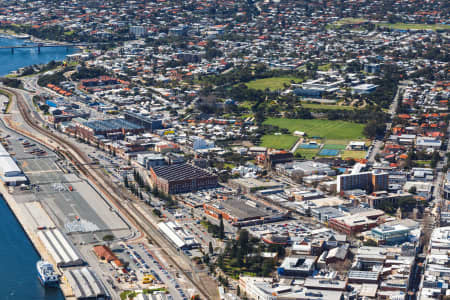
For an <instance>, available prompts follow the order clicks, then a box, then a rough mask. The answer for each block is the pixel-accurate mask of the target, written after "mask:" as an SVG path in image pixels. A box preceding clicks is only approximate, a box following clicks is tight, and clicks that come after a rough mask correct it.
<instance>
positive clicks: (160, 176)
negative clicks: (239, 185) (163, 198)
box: [150, 164, 218, 194]
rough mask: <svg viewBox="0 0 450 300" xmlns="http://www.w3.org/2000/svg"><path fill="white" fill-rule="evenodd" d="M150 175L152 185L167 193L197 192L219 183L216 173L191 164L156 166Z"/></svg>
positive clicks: (152, 168)
mask: <svg viewBox="0 0 450 300" xmlns="http://www.w3.org/2000/svg"><path fill="white" fill-rule="evenodd" d="M150 176H151V180H152V185H153V186H154V187H157V188H158V190H160V191H162V192H164V193H166V194H178V193H189V192H195V191H198V190H201V189H210V188H215V187H217V184H218V179H217V176H216V175H214V174H211V173H209V172H208V171H206V170H204V169H201V168H199V167H196V166H193V165H190V164H176V165H168V166H154V167H151V168H150Z"/></svg>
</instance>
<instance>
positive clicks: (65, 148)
mask: <svg viewBox="0 0 450 300" xmlns="http://www.w3.org/2000/svg"><path fill="white" fill-rule="evenodd" d="M4 89H5V90H7V91H9V92H10V93H12V94H13V95H14V96H15V98H16V101H17V107H18V109H19V112H20V114H21V116H22V118H23V119H24V121H25V123H26V124H27V125H28V126H30V127H31V128H33V129H34V130H36V131H37V132H39V133H40V134H42V135H44V136H45V137H47V138H49V139H50V140H53V141H55V142H57V144H58V145H59V146H60V147H56V149H55V150H56V151H58V152H60V153H61V154H62V155H63V156H65V157H66V158H67V159H69V160H70V161H71V162H72V163H73V164H74V165H75V167H76V168H77V169H78V170H79V171H80V172H81V173H82V174H83V175H84V176H86V178H88V179H89V180H90V181H91V182H92V183H93V184H94V185H95V187H97V188H98V189H99V190H100V191H101V192H102V193H103V194H104V195H105V196H106V197H107V198H108V200H110V202H111V203H112V204H113V205H114V206H115V207H116V209H117V210H119V211H120V212H121V213H122V214H123V215H124V216H125V217H126V218H127V219H128V220H129V221H130V222H131V223H132V224H133V226H134V227H135V228H137V229H138V231H139V232H140V233H141V235H142V234H145V235H147V236H148V237H153V236H154V235H155V234H154V232H155V231H156V228H154V225H153V224H151V222H146V223H147V225H148V226H149V227H150V228H153V230H152V231H153V234H152V233H151V232H150V231H149V230H148V229H146V228H144V226H142V225H141V224H140V222H138V220H136V218H135V217H134V216H133V214H132V213H130V212H129V209H131V210H132V211H133V213H134V214H135V215H138V216H140V217H141V218H143V220H145V219H146V218H145V216H144V215H143V214H142V213H141V212H140V211H139V210H138V209H136V208H135V207H134V206H133V205H130V206H128V207H125V206H124V205H123V204H122V203H121V200H120V198H119V197H118V196H122V197H124V196H123V195H122V192H121V191H119V190H118V189H117V187H116V186H114V185H113V184H110V185H107V184H106V182H108V181H109V180H108V179H107V178H105V177H104V176H103V174H101V173H100V172H99V171H98V170H93V171H94V172H95V174H92V173H91V170H89V169H88V168H87V167H86V165H87V163H88V161H89V160H88V158H87V157H86V155H85V154H84V153H83V152H81V151H80V150H79V149H78V148H77V147H76V146H74V145H73V144H72V143H71V142H69V141H66V140H65V139H63V138H61V137H59V136H57V135H56V134H53V133H52V132H50V131H48V130H46V129H44V128H42V127H41V126H39V123H38V122H37V121H34V120H32V119H31V117H30V114H31V113H32V112H31V110H30V109H29V107H28V106H27V105H26V104H25V100H24V99H23V97H22V95H21V94H20V93H18V92H16V91H15V90H12V89H7V88H4ZM23 133H24V132H23V131H22V134H23ZM28 136H29V137H30V138H32V139H37V140H38V141H39V142H41V143H44V144H47V145H48V143H46V142H45V141H42V140H40V139H38V138H37V137H34V136H30V134H28ZM49 147H50V148H54V145H49ZM71 151H72V152H73V153H75V154H76V155H73V154H72V153H71ZM76 156H78V157H79V158H81V159H82V161H81V160H80V159H79V158H77V157H76ZM99 178H100V180H98V179H99ZM111 190H112V191H113V192H111ZM124 198H127V197H126V196H125V197H124ZM152 241H153V242H154V243H155V244H156V246H158V247H159V248H161V250H162V251H163V252H164V254H165V255H166V256H167V258H168V259H169V260H170V262H171V263H172V264H173V265H174V266H176V268H177V269H178V271H180V272H181V273H182V274H183V275H184V276H185V277H186V278H188V280H189V281H190V283H191V284H192V285H193V286H194V287H195V288H196V289H197V290H198V292H199V294H200V295H201V296H202V297H203V298H205V299H211V297H210V296H209V295H208V294H206V293H205V290H206V289H205V288H204V287H203V286H202V284H201V283H198V282H197V281H196V280H195V279H194V278H193V276H192V275H190V274H188V272H187V271H185V270H184V269H183V268H182V267H181V266H180V264H179V263H178V262H177V261H176V260H175V259H173V257H172V256H171V254H170V253H169V252H168V250H167V249H165V245H161V243H160V241H158V239H155V238H152Z"/></svg>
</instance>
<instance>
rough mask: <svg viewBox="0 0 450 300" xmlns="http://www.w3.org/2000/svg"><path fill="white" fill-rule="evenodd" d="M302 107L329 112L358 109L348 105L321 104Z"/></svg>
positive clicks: (303, 104) (307, 104)
mask: <svg viewBox="0 0 450 300" xmlns="http://www.w3.org/2000/svg"><path fill="white" fill-rule="evenodd" d="M302 107H304V108H309V109H312V110H320V109H328V110H355V109H359V108H357V107H353V106H348V105H335V104H319V103H302Z"/></svg>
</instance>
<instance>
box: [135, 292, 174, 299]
mask: <svg viewBox="0 0 450 300" xmlns="http://www.w3.org/2000/svg"><path fill="white" fill-rule="evenodd" d="M134 299H135V300H168V299H172V297H171V296H168V295H166V294H164V293H163V292H157V293H153V294H142V293H141V294H138V295H137V296H136V297H135V298H134Z"/></svg>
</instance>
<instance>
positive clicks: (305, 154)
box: [295, 149, 319, 160]
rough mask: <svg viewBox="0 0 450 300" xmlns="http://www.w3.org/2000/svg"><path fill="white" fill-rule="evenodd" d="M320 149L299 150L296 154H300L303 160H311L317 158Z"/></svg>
mask: <svg viewBox="0 0 450 300" xmlns="http://www.w3.org/2000/svg"><path fill="white" fill-rule="evenodd" d="M318 150H319V149H297V150H296V151H295V154H300V155H301V156H302V158H304V159H307V160H311V159H312V158H313V157H315V156H317V153H318V152H319V151H318Z"/></svg>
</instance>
